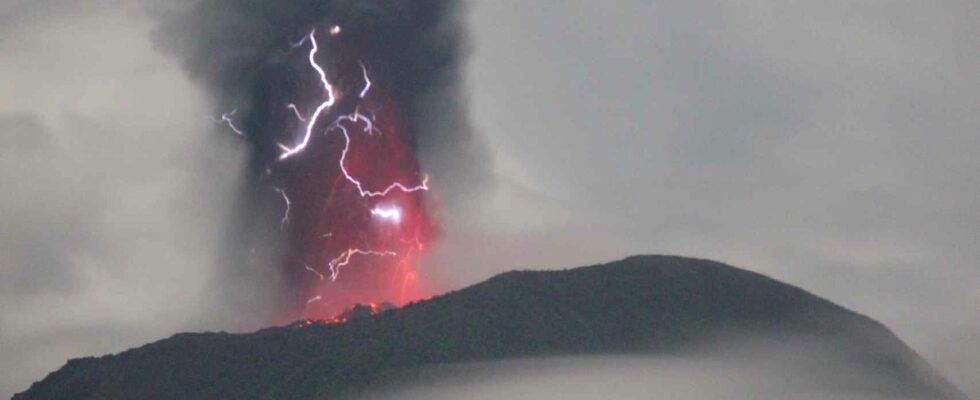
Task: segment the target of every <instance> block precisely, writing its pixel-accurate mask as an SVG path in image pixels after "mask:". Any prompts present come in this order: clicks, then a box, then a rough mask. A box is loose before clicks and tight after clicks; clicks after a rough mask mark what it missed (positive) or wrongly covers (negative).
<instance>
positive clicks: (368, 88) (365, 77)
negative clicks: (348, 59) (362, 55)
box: [359, 62, 371, 99]
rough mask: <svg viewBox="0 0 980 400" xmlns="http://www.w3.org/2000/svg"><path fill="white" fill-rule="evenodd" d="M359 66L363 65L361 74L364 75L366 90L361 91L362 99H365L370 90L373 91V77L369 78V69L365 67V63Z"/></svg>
mask: <svg viewBox="0 0 980 400" xmlns="http://www.w3.org/2000/svg"><path fill="white" fill-rule="evenodd" d="M359 64H361V72H363V73H364V89H361V98H362V99H363V98H364V96H367V93H368V90H371V77H369V76H368V72H367V67H365V66H364V63H363V62H361V63H359Z"/></svg>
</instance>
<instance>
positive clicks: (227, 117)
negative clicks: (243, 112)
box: [215, 108, 245, 136]
mask: <svg viewBox="0 0 980 400" xmlns="http://www.w3.org/2000/svg"><path fill="white" fill-rule="evenodd" d="M237 112H238V109H237V108H236V109H234V110H231V111H229V112H226V113H224V114H221V119H215V122H224V123H225V124H227V125H228V127H229V128H231V130H232V131H234V132H235V133H237V134H238V136H245V132H244V131H242V130H241V129H238V127H236V126H235V121H234V120H232V118H231V117H232V116H234V115H235V113H237Z"/></svg>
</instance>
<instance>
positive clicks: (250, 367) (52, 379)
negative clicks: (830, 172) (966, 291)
mask: <svg viewBox="0 0 980 400" xmlns="http://www.w3.org/2000/svg"><path fill="white" fill-rule="evenodd" d="M301 325H302V324H297V325H295V326H289V327H281V328H271V329H265V330H262V331H258V332H255V333H251V334H227V333H201V334H179V335H176V336H173V337H171V338H169V339H166V340H161V341H159V342H156V343H152V344H149V345H146V346H143V347H140V348H136V349H133V350H129V351H126V352H123V353H120V354H117V355H110V356H105V357H99V358H84V359H77V360H71V361H69V362H68V364H67V365H65V366H64V367H63V368H61V369H60V370H58V371H56V372H54V373H52V374H50V375H49V376H48V377H46V378H45V379H44V380H42V381H40V382H38V383H35V384H34V385H33V386H32V387H31V388H30V389H29V390H28V391H27V392H25V393H22V394H19V395H17V396H15V397H14V398H15V399H95V398H113V399H164V398H166V399H173V398H180V399H198V398H268V399H308V398H321V399H322V398H335V397H336V396H338V395H343V394H352V393H357V392H358V391H359V390H361V389H363V388H365V387H368V386H370V385H372V384H373V383H376V382H377V381H379V380H381V379H383V378H382V377H383V376H384V375H386V374H393V373H397V372H398V371H406V370H411V369H413V368H415V367H418V366H423V365H432V364H445V363H456V362H464V361H481V360H493V359H504V358H515V357H528V356H542V355H568V354H609V353H624V352H629V353H641V352H642V353H662V352H680V351H684V350H685V349H687V348H689V347H691V346H694V345H696V344H703V343H710V342H712V341H713V340H715V339H717V338H718V337H719V336H724V335H755V334H764V335H766V336H767V337H774V338H779V337H808V338H813V339H815V340H816V341H819V342H820V343H823V344H824V345H825V346H826V348H827V349H828V351H832V352H838V353H839V354H840V355H841V357H843V358H845V359H846V360H848V362H849V363H852V364H854V365H858V366H861V367H862V368H865V369H867V370H868V371H871V374H872V376H874V377H875V378H874V379H873V380H874V382H871V383H869V384H870V385H872V386H874V387H877V388H880V389H881V390H883V391H885V392H888V393H892V394H895V395H902V396H916V397H923V398H963V397H962V395H961V394H960V393H959V392H957V391H956V389H955V388H953V387H952V386H951V385H950V384H949V383H947V382H946V381H945V380H944V379H943V378H942V377H940V376H939V375H938V374H936V373H935V372H933V371H932V370H931V369H930V368H929V367H928V365H927V364H926V363H925V362H924V361H923V360H922V359H921V358H920V357H919V356H917V355H916V354H915V352H914V351H912V350H911V349H909V348H908V347H907V346H906V345H905V344H903V343H902V342H901V341H900V340H899V339H898V338H896V337H895V336H894V335H893V334H892V333H891V332H890V331H889V330H888V329H887V328H885V327H884V326H882V325H881V324H879V323H877V322H875V321H873V320H871V319H869V318H867V317H864V316H862V315H858V314H856V313H853V312H851V311H848V310H846V309H844V308H842V307H840V306H837V305H835V304H833V303H830V302H829V301H827V300H824V299H821V298H819V297H816V296H814V295H811V294H809V293H807V292H805V291H803V290H801V289H799V288H796V287H793V286H790V285H786V284H783V283H780V282H778V281H775V280H773V279H770V278H767V277H765V276H762V275H759V274H756V273H752V272H748V271H744V270H740V269H737V268H734V267H731V266H727V265H724V264H720V263H716V262H711V261H706V260H696V259H688V258H680V257H667V256H641V257H631V258H627V259H625V260H622V261H618V262H613V263H609V264H604V265H598V266H592V267H583V268H577V269H573V270H566V271H545V272H537V271H521V272H509V273H505V274H502V275H499V276H497V277H494V278H492V279H490V280H487V281H485V282H483V283H480V284H477V285H474V286H471V287H468V288H466V289H463V290H460V291H457V292H452V293H448V294H446V295H443V296H439V297H436V298H433V299H431V300H427V301H423V302H420V303H416V304H412V305H409V306H406V307H404V308H401V309H397V310H392V311H388V312H385V313H383V314H381V315H378V316H375V317H371V318H366V319H358V320H353V321H351V322H348V323H345V324H337V325H322V324H314V325H311V326H301Z"/></svg>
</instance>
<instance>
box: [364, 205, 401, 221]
mask: <svg viewBox="0 0 980 400" xmlns="http://www.w3.org/2000/svg"><path fill="white" fill-rule="evenodd" d="M371 215H373V216H376V217H378V218H381V219H386V220H390V221H392V222H395V223H397V222H400V221H401V220H402V210H399V209H398V208H397V207H388V208H383V207H375V208H373V209H371Z"/></svg>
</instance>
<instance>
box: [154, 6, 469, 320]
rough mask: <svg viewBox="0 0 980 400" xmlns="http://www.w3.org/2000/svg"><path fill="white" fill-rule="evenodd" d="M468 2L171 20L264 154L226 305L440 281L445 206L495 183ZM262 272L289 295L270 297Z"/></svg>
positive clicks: (341, 299)
mask: <svg viewBox="0 0 980 400" xmlns="http://www.w3.org/2000/svg"><path fill="white" fill-rule="evenodd" d="M457 3H458V2H457V1H455V0H332V1H331V0H316V1H312V0H295V1H274V0H268V1H242V0H204V1H200V2H198V3H196V4H193V5H191V6H189V7H187V8H186V9H182V10H178V11H171V12H170V13H168V14H167V15H166V16H164V17H163V22H162V23H161V27H160V29H159V31H158V32H157V40H158V43H159V44H160V46H161V48H163V49H164V50H165V51H167V52H169V53H172V54H174V55H176V56H177V57H179V58H180V59H181V61H182V63H183V65H184V67H185V69H186V70H187V72H188V73H189V74H190V75H191V76H192V78H194V79H195V80H196V81H197V82H199V83H200V84H202V85H204V87H205V88H206V89H207V91H208V92H209V93H210V94H211V95H212V96H213V101H214V107H215V108H214V109H213V110H202V113H211V114H212V115H213V116H214V121H215V125H216V129H220V130H221V132H223V133H224V134H227V135H230V136H234V137H237V138H239V139H240V140H241V141H243V143H247V144H246V145H247V146H248V149H249V153H250V158H249V165H248V168H247V169H246V170H247V172H246V176H245V179H244V180H243V182H244V187H242V189H241V197H240V199H239V203H238V204H233V205H229V206H231V207H235V208H236V213H237V214H236V215H237V217H236V218H235V219H234V222H233V224H232V226H230V227H229V236H228V240H229V242H228V246H227V254H226V256H225V257H224V260H223V261H222V264H223V266H224V267H225V268H223V269H222V270H221V271H222V274H220V275H219V276H217V277H216V278H215V279H218V280H221V281H222V282H221V283H220V284H219V285H217V286H218V287H220V288H222V289H221V290H219V291H218V292H217V296H216V297H217V298H218V299H220V301H222V302H225V303H229V304H233V305H238V306H246V307H250V306H254V303H255V302H257V301H262V302H268V301H274V302H275V303H277V304H278V305H279V306H280V308H279V312H278V316H277V317H278V318H287V319H292V318H298V317H309V318H319V319H326V318H331V317H332V316H335V315H337V314H338V313H339V312H341V311H342V310H343V309H344V308H346V307H348V306H350V305H351V304H354V303H381V302H384V301H389V302H394V303H396V304H404V303H406V302H408V301H411V300H415V299H418V298H422V297H426V296H428V295H430V294H432V293H433V292H434V291H435V290H436V289H437V288H435V287H432V285H431V284H429V283H428V281H427V280H426V279H425V276H424V273H423V271H420V270H419V268H418V265H419V260H420V257H421V254H422V253H423V252H424V251H425V250H426V248H427V246H431V244H432V243H433V241H434V240H435V239H437V237H438V235H439V226H438V223H437V218H436V215H437V214H439V213H444V212H445V210H447V209H450V210H451V207H449V206H447V204H451V203H452V202H453V199H454V197H455V196H456V194H460V193H467V192H469V191H470V190H471V189H472V188H473V187H476V186H479V185H481V184H482V183H483V182H485V181H486V179H485V173H484V171H485V169H483V167H482V165H484V164H485V160H486V159H487V157H486V156H485V155H484V153H483V152H482V151H481V149H480V146H478V145H477V141H476V140H475V139H474V137H473V135H472V133H471V130H470V129H469V127H468V126H467V123H466V112H465V107H464V105H463V104H464V102H463V101H462V100H461V95H460V93H461V90H460V88H459V85H458V82H459V76H460V61H461V55H462V54H463V52H464V50H465V46H464V44H465V42H464V39H465V37H464V35H463V29H462V26H461V23H460V19H459V18H458V17H459V12H460V5H459V4H457ZM257 281H265V282H274V283H273V284H272V285H271V286H273V287H278V288H280V289H281V288H287V289H288V290H285V291H281V290H274V291H273V292H274V293H277V296H276V297H275V298H273V299H269V298H262V297H261V296H259V295H258V293H259V292H260V291H259V290H257V287H255V286H254V284H255V282H257ZM265 286H269V285H268V284H267V285H265Z"/></svg>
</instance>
